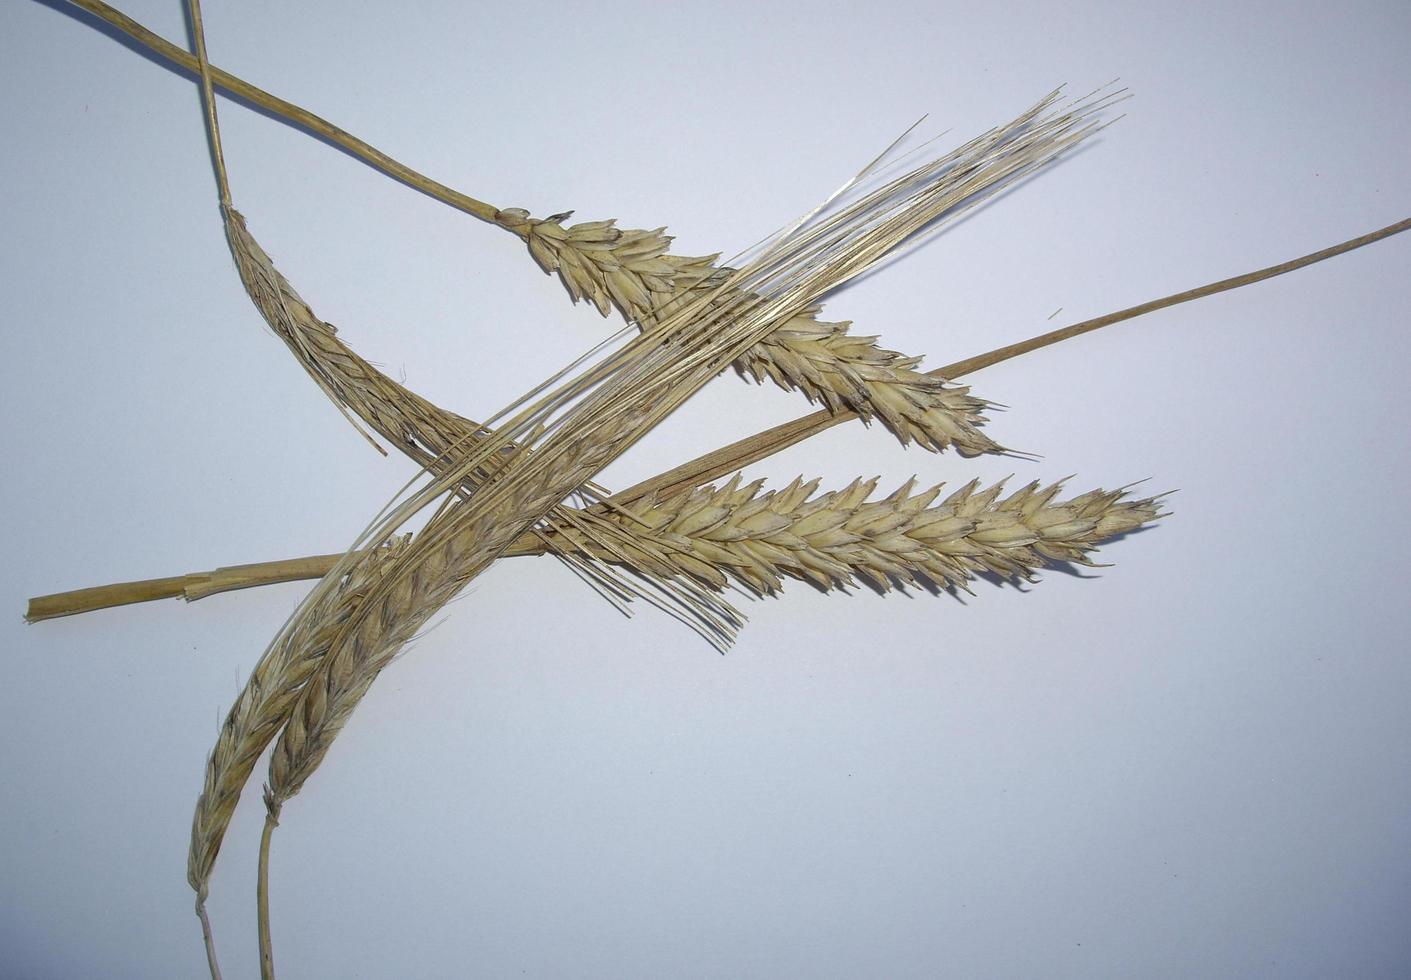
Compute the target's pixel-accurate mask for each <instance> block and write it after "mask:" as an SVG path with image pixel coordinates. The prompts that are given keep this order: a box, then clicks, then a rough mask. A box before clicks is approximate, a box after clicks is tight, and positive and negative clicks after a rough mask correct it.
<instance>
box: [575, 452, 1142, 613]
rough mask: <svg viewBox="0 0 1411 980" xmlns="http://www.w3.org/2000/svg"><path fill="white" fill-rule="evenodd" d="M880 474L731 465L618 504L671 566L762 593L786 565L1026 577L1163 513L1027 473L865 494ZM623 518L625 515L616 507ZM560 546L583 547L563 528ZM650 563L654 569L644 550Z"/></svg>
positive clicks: (806, 569) (907, 576)
mask: <svg viewBox="0 0 1411 980" xmlns="http://www.w3.org/2000/svg"><path fill="white" fill-rule="evenodd" d="M877 482H878V481H877V480H876V479H871V480H854V481H853V482H852V483H851V484H849V485H848V486H847V487H845V488H844V489H842V490H834V491H828V492H826V493H818V492H817V491H818V483H819V481H818V480H811V481H808V482H804V481H803V480H795V481H794V482H793V483H791V484H789V485H788V486H787V487H785V488H783V489H782V490H775V491H769V492H761V485H762V483H763V481H761V480H756V481H755V482H753V483H748V484H743V485H742V483H741V480H740V477H738V476H737V477H735V478H734V479H732V480H731V481H730V482H728V483H726V484H725V485H724V486H721V487H701V488H698V489H695V490H690V491H686V492H683V493H677V494H674V495H671V496H668V497H664V498H660V499H658V498H656V497H652V498H647V499H644V500H640V501H638V502H636V503H634V504H630V505H628V507H627V510H628V512H629V514H630V515H631V519H635V520H636V521H640V522H642V523H644V524H645V525H646V526H647V527H649V528H651V529H652V530H653V531H654V532H655V535H656V536H657V537H659V538H662V539H665V540H667V541H669V542H671V543H673V544H675V545H677V546H678V548H679V549H680V550H679V551H678V552H677V554H676V557H675V561H676V564H675V566H674V569H673V570H675V569H679V568H683V567H684V568H685V569H686V570H687V571H688V572H689V573H690V574H693V575H695V576H696V577H697V578H699V579H700V580H701V581H702V582H706V583H709V584H710V585H712V586H713V587H715V588H723V587H724V586H725V585H726V584H727V582H728V581H729V580H731V579H733V580H734V581H736V582H738V583H739V584H741V585H743V586H744V587H746V588H747V589H749V590H750V591H752V592H755V593H757V594H760V595H770V594H773V593H775V592H777V591H778V589H779V588H780V586H781V585H782V582H783V579H784V577H785V576H790V577H793V578H799V579H803V580H805V581H808V582H811V583H813V584H814V585H816V586H818V587H820V588H824V589H831V588H839V587H845V586H848V585H852V584H855V583H856V582H858V581H859V580H860V581H862V582H865V583H867V584H870V585H872V586H873V587H875V588H878V589H881V590H887V589H889V588H892V587H894V586H896V585H902V584H907V585H918V584H921V585H924V584H927V583H933V584H936V585H939V586H942V587H948V588H949V587H959V588H966V583H967V582H968V581H969V580H971V579H973V578H974V577H975V576H976V575H977V574H983V573H988V574H992V575H998V576H1000V577H1002V578H1006V579H1016V578H1022V579H1027V578H1029V577H1031V576H1032V574H1033V572H1034V571H1035V570H1036V569H1038V568H1041V567H1043V566H1044V565H1047V564H1052V563H1055V562H1074V563H1078V564H1083V565H1090V564H1092V561H1091V559H1090V557H1089V556H1090V554H1091V553H1092V551H1093V550H1094V549H1096V548H1097V546H1098V545H1099V544H1101V543H1102V542H1103V541H1105V540H1108V539H1110V538H1113V537H1115V536H1117V535H1121V534H1126V533H1127V532H1129V531H1134V530H1136V529H1137V528H1139V527H1141V526H1143V525H1145V524H1149V523H1151V522H1153V521H1155V520H1157V519H1158V518H1160V517H1163V516H1165V515H1164V514H1162V513H1161V511H1160V500H1159V498H1154V497H1153V498H1145V499H1140V500H1129V499H1126V498H1127V492H1126V491H1125V490H1114V491H1107V490H1092V491H1089V492H1087V493H1084V494H1081V495H1079V496H1077V497H1073V498H1071V499H1068V500H1063V501H1060V500H1058V499H1057V498H1058V495H1059V493H1060V492H1061V491H1062V488H1063V483H1062V482H1059V483H1053V484H1050V485H1049V486H1046V487H1043V486H1041V485H1040V484H1039V483H1038V482H1033V483H1029V484H1027V485H1026V486H1024V487H1023V488H1021V489H1019V490H1017V491H1015V492H1014V493H1011V494H1009V495H1008V496H1003V497H1002V496H1001V495H1002V494H1003V493H1004V484H1003V483H1002V482H1001V483H996V484H995V485H993V486H991V487H989V488H987V489H983V490H982V489H980V486H979V483H978V481H973V482H971V483H968V484H966V485H965V486H963V487H961V488H960V489H959V490H957V491H955V492H954V493H952V494H950V495H949V496H947V497H945V498H944V499H941V500H940V501H939V502H937V500H938V498H940V495H941V490H942V488H941V486H939V485H938V486H935V487H932V488H931V489H929V490H922V491H919V492H917V491H916V490H915V486H916V481H915V480H914V479H913V480H910V481H908V482H907V483H905V484H903V485H902V486H901V487H899V488H898V489H897V490H896V491H895V492H893V493H891V494H889V495H887V496H886V497H883V498H880V499H877V500H872V499H869V498H870V497H871V496H872V494H873V492H874V491H875V490H876V488H877ZM615 519H617V520H627V519H629V518H626V517H618V518H615ZM564 538H565V539H566V540H565V541H562V542H555V543H556V544H559V545H560V546H561V547H574V548H580V549H582V550H585V551H588V552H590V553H591V552H592V551H593V548H592V546H591V545H590V544H587V543H584V542H580V541H575V540H574V539H573V537H572V532H567V533H566V534H565V535H564ZM638 561H639V562H640V563H641V565H643V566H644V568H645V570H646V571H648V572H653V573H656V574H661V573H662V572H664V571H665V570H657V569H654V568H652V567H651V566H650V560H649V559H647V558H646V557H645V556H642V557H641V558H639V559H638Z"/></svg>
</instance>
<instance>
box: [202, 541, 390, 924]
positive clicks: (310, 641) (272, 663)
mask: <svg viewBox="0 0 1411 980" xmlns="http://www.w3.org/2000/svg"><path fill="white" fill-rule="evenodd" d="M405 547H406V542H405V540H397V541H394V542H392V543H391V544H388V545H385V546H383V547H381V548H377V549H373V550H371V551H369V552H367V553H366V554H365V555H363V556H362V559H361V560H360V561H359V562H358V564H357V565H356V566H354V567H353V568H352V569H350V570H349V571H348V573H347V574H346V575H345V576H342V577H341V578H340V579H339V581H338V582H337V583H336V584H335V585H334V586H333V587H332V588H329V589H327V590H325V591H324V592H323V593H321V594H320V595H319V597H318V599H317V601H316V604H315V607H314V609H313V610H312V614H311V615H310V616H309V617H307V618H306V619H304V620H302V621H301V622H300V624H299V625H298V626H296V627H295V628H293V629H291V630H288V631H286V632H284V633H282V634H281V635H280V637H279V638H278V639H277V640H276V642H275V643H274V644H272V645H271V646H270V648H269V650H267V651H266V652H265V655H264V656H263V657H262V658H261V659H260V661H259V663H258V664H256V666H255V669H254V671H253V672H252V673H251V675H250V679H249V681H247V682H246V684H245V688H244V689H243V690H242V691H241V692H240V696H239V697H238V698H237V699H236V701H235V704H234V705H233V706H232V707H231V709H230V711H229V713H228V714H227V715H226V718H225V722H224V723H223V724H222V725H221V730H220V735H219V737H218V738H217V739H216V745H215V748H214V749H212V751H211V754H210V758H209V759H208V761H207V763H206V776H205V782H204V785H203V786H202V789H201V796H200V798H199V799H198V800H197V801H196V813H195V815H194V817H193V818H192V821H191V847H190V851H189V854H188V856H187V866H186V876H187V880H188V881H189V882H190V883H191V887H192V888H193V889H195V890H196V895H197V901H198V904H200V903H204V901H205V898H206V892H207V888H208V887H209V885H210V878H211V871H212V869H213V868H214V866H215V861H216V856H217V855H218V854H219V853H220V847H221V842H222V840H224V838H225V832H226V829H227V827H229V825H230V817H231V814H233V813H234V812H235V805H236V803H237V802H239V799H240V793H241V790H242V789H243V788H244V786H245V783H246V782H247V781H248V780H249V778H250V773H251V771H252V770H253V769H254V767H255V763H256V762H257V761H258V760H259V757H260V755H261V754H262V753H263V752H264V750H265V749H266V748H267V747H268V746H269V743H270V742H271V741H273V739H274V737H275V735H276V734H277V733H278V731H279V729H280V727H281V726H282V725H283V724H284V723H285V721H286V720H287V718H288V715H289V711H290V708H291V707H292V706H293V704H294V701H295V699H296V698H297V697H298V694H299V692H300V690H301V689H302V688H303V685H304V683H305V681H307V680H308V678H309V676H310V675H311V674H312V673H313V671H314V668H315V667H317V666H318V664H319V662H320V661H321V660H322V659H323V657H324V655H325V654H326V653H327V652H328V647H329V644H330V643H331V642H332V641H333V639H334V637H335V636H336V635H337V633H338V629H339V628H340V627H341V625H342V624H343V623H345V622H346V621H347V620H348V617H349V616H350V615H351V614H352V612H353V611H354V610H355V609H357V608H358V606H359V604H360V603H361V601H362V598H363V596H364V595H366V594H367V592H368V591H369V589H370V588H371V586H372V585H373V584H374V583H376V582H377V581H378V580H379V579H380V578H381V576H382V575H383V574H384V573H385V572H386V570H387V569H388V568H390V567H391V563H392V562H393V561H394V560H395V558H396V557H397V555H398V554H399V553H400V552H401V551H402V550H403V549H404V548H405Z"/></svg>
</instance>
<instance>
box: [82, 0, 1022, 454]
mask: <svg viewBox="0 0 1411 980" xmlns="http://www.w3.org/2000/svg"><path fill="white" fill-rule="evenodd" d="M72 2H73V3H74V4H75V5H76V6H78V7H81V8H82V9H84V10H86V11H88V12H89V13H91V14H93V15H94V16H96V17H98V18H100V19H101V20H103V21H104V22H106V23H108V24H109V25H111V26H113V27H115V28H117V29H118V30H120V31H123V32H124V33H126V34H127V35H128V36H129V37H131V38H132V39H133V40H135V41H137V42H138V43H140V44H142V45H144V46H146V47H147V48H148V49H150V50H152V51H153V52H155V53H156V54H159V55H161V56H162V57H165V58H167V59H168V60H170V61H172V62H174V63H176V64H179V65H182V66H184V67H187V68H189V69H192V70H198V69H199V65H198V63H197V60H196V59H194V58H192V57H191V56H190V55H189V54H187V52H185V51H183V50H181V49H180V48H178V47H176V46H175V45H173V44H171V43H170V42H168V41H166V40H164V39H163V38H161V37H160V36H158V35H157V34H155V33H153V32H152V31H150V30H148V29H147V28H145V27H143V26H142V25H141V24H139V23H138V22H137V21H135V20H133V19H132V18H130V17H127V16H126V15H124V14H122V13H120V12H119V11H117V10H115V9H113V8H112V7H111V6H109V5H108V4H106V3H103V2H101V0H72ZM208 67H209V66H208ZM207 74H208V75H209V76H210V77H211V78H212V80H213V83H215V84H219V85H220V86H221V87H222V88H225V89H227V90H229V91H231V92H233V93H235V94H237V95H239V96H240V97H242V98H245V99H248V100H249V101H251V102H253V103H255V104H257V105H260V106H261V107H263V108H266V109H268V110H269V111H271V112H272V113H274V114H276V115H279V116H282V117H284V118H286V119H288V120H290V121H291V122H293V123H295V124H296V125H298V126H300V127H302V128H304V129H307V130H310V131H312V132H315V133H317V134H319V135H320V136H323V137H324V138H326V139H329V140H331V141H332V142H334V143H335V144H337V145H339V146H341V147H343V148H344V149H345V150H347V151H348V152H350V153H352V154H353V155H355V156H357V157H359V158H361V159H363V160H364V161H366V162H367V163H369V164H370V165H372V166H374V167H376V168H377V169H379V170H381V171H383V172H384V173H387V174H388V175H389V176H392V177H394V178H395V179H397V180H400V181H403V182H405V183H407V184H409V185H411V186H413V187H416V188H417V189H419V190H422V191H423V192H425V193H427V194H429V195H431V196H433V197H435V198H437V199H438V200H441V201H443V202H445V203H447V204H449V205H451V206H452V207H455V208H457V209H459V210H462V211H465V212H467V213H469V214H473V215H475V216H476V217H479V218H482V219H484V220H487V221H490V222H492V223H494V224H497V225H499V226H501V227H503V228H506V229H508V230H510V231H512V232H514V233H516V234H518V235H520V236H521V237H523V238H524V239H525V240H526V241H527V243H528V245H529V249H530V252H531V253H532V254H533V255H534V257H535V259H536V260H538V261H539V262H540V264H541V265H543V266H544V267H545V268H546V269H550V270H551V271H558V272H559V273H560V274H561V276H562V278H563V281H564V283H565V285H567V286H568V288H569V291H570V293H572V294H573V296H574V298H575V299H577V298H580V297H586V298H588V299H591V300H592V301H593V303H594V304H595V305H596V306H597V307H598V309H599V310H600V311H602V312H603V313H604V314H606V313H607V312H608V311H609V310H610V309H611V307H612V306H614V305H615V306H617V307H618V308H619V309H620V310H621V311H622V313H623V314H624V315H625V316H627V317H628V318H629V319H631V320H634V321H641V320H643V319H645V318H647V317H648V316H650V315H652V313H653V310H654V309H655V308H657V307H658V306H659V305H660V304H661V303H662V302H664V301H666V300H669V299H671V298H672V297H674V296H676V295H677V294H679V293H680V292H681V291H682V290H691V289H699V288H710V286H709V285H707V284H708V283H710V282H711V280H712V279H713V276H714V274H716V273H720V272H725V273H728V272H729V271H731V270H729V269H728V268H727V269H716V268H714V267H713V265H712V263H713V261H714V257H713V256H712V257H706V258H699V257H682V256H672V255H669V254H667V253H666V248H667V246H668V245H669V243H670V239H669V238H668V237H666V236H665V235H664V234H662V229H657V230H655V231H641V230H630V231H624V230H621V229H617V228H615V227H614V225H613V222H611V221H597V222H587V223H583V224H578V225H574V226H571V227H568V228H565V227H563V226H562V224H561V223H560V221H561V220H562V219H563V218H565V217H566V215H555V216H553V217H551V218H548V219H543V220H536V219H533V218H530V216H529V213H528V212H527V211H524V210H522V209H519V208H503V209H497V208H495V207H494V206H493V205H489V204H486V203H485V202H483V201H479V200H476V199H475V198H472V197H470V196H468V195H466V194H463V193H460V192H458V191H455V190H453V189H452V188H450V187H447V186H446V185H444V184H441V183H439V182H437V181H434V180H431V179H430V178H428V177H425V176H424V175H422V174H419V173H417V172H416V171H415V170H412V169H411V168H410V167H407V166H406V165H405V164H402V163H400V162H398V161H396V160H394V159H393V158H391V157H390V156H388V155H387V154H385V153H383V152H381V151H380V150H377V149H375V148H374V147H372V146H371V145H370V144H368V143H366V142H365V141H363V140H360V139H358V138H356V137H354V136H352V135H350V134H349V133H347V132H345V131H344V130H342V129H340V128H338V127H337V126H334V125H333V124H331V123H329V122H327V121H326V120H323V119H321V118H319V117H318V116H316V115H314V114H313V113H310V112H308V111H307V110H305V109H302V108H300V107H298V106H295V105H293V104H292V103H289V102H286V101H285V100H282V99H279V98H277V97H275V96H272V95H270V94H269V93H267V92H265V91H263V90H262V89H259V88H257V87H255V86H253V85H250V84H249V83H248V82H245V81H243V80H241V79H239V78H237V77H235V76H233V75H231V74H229V73H228V72H225V71H222V70H221V69H219V68H214V67H209V71H208V72H207ZM1003 134H1007V135H1008V136H1011V137H1012V136H1016V135H1018V134H1017V132H1015V130H1014V124H1013V123H1011V124H1010V125H1009V126H1006V127H1000V128H999V129H997V130H995V131H993V132H992V133H990V134H986V137H982V140H984V139H987V138H992V137H998V136H1000V135H1003ZM976 142H977V143H978V142H980V141H976ZM974 148H975V147H974V145H972V146H971V149H972V150H973V149H974ZM962 162H963V161H962ZM1013 176H1014V175H1013V174H1005V176H1004V177H1003V180H1008V179H1010V178H1011V177H1013ZM997 186H998V185H996V187H994V188H991V189H990V192H993V190H994V189H997ZM976 190H977V193H979V192H980V191H981V190H982V188H977V189H976ZM716 281H718V280H716ZM849 326H850V325H849V324H848V323H834V322H824V321H820V320H818V319H817V311H816V310H807V311H800V312H799V313H798V314H797V315H796V316H795V317H793V318H791V319H790V321H789V322H788V323H785V324H782V325H781V326H780V329H779V331H778V332H777V333H775V334H773V335H771V336H767V337H766V338H764V339H762V340H761V341H760V343H759V344H758V345H756V347H755V348H754V349H752V350H750V351H749V352H746V353H743V354H742V355H741V357H740V358H739V360H738V361H737V362H736V364H735V367H736V369H737V370H738V371H739V372H740V373H741V374H742V375H746V376H748V377H752V378H754V379H755V380H757V381H762V380H766V379H767V380H770V381H773V382H775V383H776V384H778V385H780V386H781V387H784V388H786V389H790V390H797V391H799V392H801V393H802V394H804V395H805V396H806V397H808V398H809V399H810V400H812V401H814V402H816V403H819V404H822V405H825V406H827V407H828V408H829V409H830V410H833V411H840V410H842V409H844V408H846V409H849V410H852V411H854V412H857V413H858V414H859V415H860V416H862V417H863V418H867V419H872V418H876V419H879V420H881V421H882V422H883V423H884V424H885V425H886V426H887V427H888V428H889V429H891V431H893V432H894V433H895V434H896V435H897V437H898V438H899V439H900V440H901V441H902V443H903V444H906V443H909V442H912V441H915V442H916V443H917V444H919V445H922V446H924V447H926V448H928V449H932V450H942V449H945V448H947V447H948V446H954V447H955V448H956V449H957V450H958V451H960V452H962V453H964V454H967V455H973V454H977V453H986V452H1000V451H1002V449H1001V447H1000V446H999V445H998V444H996V443H995V442H994V441H993V440H991V439H990V438H989V437H988V436H986V435H984V434H983V433H982V432H980V431H979V429H978V428H977V426H978V425H979V424H980V423H981V422H983V421H984V416H983V415H982V414H981V413H982V411H983V409H984V406H985V404H986V403H985V402H984V401H982V400H980V399H978V398H974V397H973V396H971V395H969V393H968V389H966V388H964V387H957V386H951V385H948V384H947V383H946V382H945V381H943V380H939V379H936V378H931V377H928V376H927V375H925V374H923V373H921V372H919V371H916V370H914V369H915V367H916V366H917V365H918V364H919V363H920V361H921V359H920V358H919V357H909V356H906V355H902V354H898V353H896V352H894V351H890V350H886V349H884V348H882V347H880V346H879V345H878V344H877V343H876V338H875V337H854V336H850V335H849V334H848V333H847V331H848V327H849Z"/></svg>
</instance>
